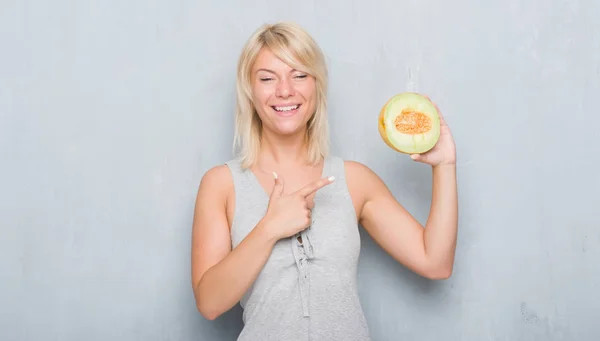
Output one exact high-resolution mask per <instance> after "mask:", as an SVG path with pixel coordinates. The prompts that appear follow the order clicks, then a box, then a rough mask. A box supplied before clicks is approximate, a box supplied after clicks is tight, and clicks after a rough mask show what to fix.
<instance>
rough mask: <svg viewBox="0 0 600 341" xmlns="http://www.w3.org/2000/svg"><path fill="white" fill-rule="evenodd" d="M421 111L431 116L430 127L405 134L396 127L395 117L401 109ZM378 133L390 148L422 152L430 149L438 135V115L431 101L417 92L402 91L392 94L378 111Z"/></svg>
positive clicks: (403, 151) (413, 152)
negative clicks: (420, 131)
mask: <svg viewBox="0 0 600 341" xmlns="http://www.w3.org/2000/svg"><path fill="white" fill-rule="evenodd" d="M405 109H409V110H414V111H418V112H421V113H423V114H425V115H427V116H429V117H430V118H431V123H432V126H431V129H430V130H429V131H428V132H426V133H422V134H405V133H401V132H399V131H398V130H397V129H396V126H395V124H394V120H395V118H396V117H397V116H398V114H400V113H401V112H402V110H405ZM379 134H380V135H381V138H382V139H383V141H384V142H385V143H386V144H387V145H388V146H389V147H390V148H392V149H394V150H396V151H398V152H400V153H404V154H422V153H425V152H427V151H429V150H431V149H432V148H433V147H434V146H435V144H436V143H437V141H438V139H439V137H440V117H439V114H438V112H437V109H436V108H435V105H433V103H431V101H430V100H429V99H428V98H427V97H425V96H423V95H421V94H418V93H414V92H404V93H401V94H398V95H395V96H393V97H392V98H391V99H390V100H388V102H387V103H386V104H385V105H384V106H383V108H382V109H381V111H380V113H379Z"/></svg>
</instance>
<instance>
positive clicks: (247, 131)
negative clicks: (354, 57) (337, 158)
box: [233, 22, 329, 168]
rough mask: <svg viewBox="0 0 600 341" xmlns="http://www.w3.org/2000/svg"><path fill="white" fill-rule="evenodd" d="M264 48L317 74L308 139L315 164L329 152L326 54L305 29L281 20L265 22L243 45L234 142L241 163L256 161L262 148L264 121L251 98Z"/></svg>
mask: <svg viewBox="0 0 600 341" xmlns="http://www.w3.org/2000/svg"><path fill="white" fill-rule="evenodd" d="M263 48H268V49H269V50H270V51H271V52H272V53H273V54H275V55H276V56H277V57H278V58H280V59H281V60H282V61H284V62H285V63H286V64H288V65H290V66H291V67H293V68H295V69H297V70H300V71H302V72H306V73H308V74H309V75H311V76H313V77H314V78H315V82H316V106H315V112H314V113H313V115H312V117H311V118H310V119H309V121H308V127H307V134H306V139H307V143H308V155H307V156H308V160H309V162H310V163H312V164H316V163H318V162H319V161H320V160H321V158H324V157H326V156H327V154H328V153H329V126H328V122H327V95H326V94H327V85H328V72H327V66H326V63H325V58H324V57H323V53H322V52H321V50H320V48H319V46H318V45H317V43H316V42H315V41H314V40H313V38H312V37H311V36H310V35H309V34H308V33H307V32H306V31H305V30H303V29H302V28H301V27H299V26H298V25H296V24H294V23H290V22H279V23H276V24H265V25H263V26H261V27H260V28H259V29H258V30H257V31H255V32H254V34H253V35H252V36H251V37H250V39H248V41H247V42H246V45H245V46H244V48H243V49H242V53H241V55H240V58H239V61H238V65H237V79H236V95H237V100H236V118H235V136H234V140H233V146H234V149H237V153H238V156H239V158H240V159H241V164H242V167H243V168H248V167H250V166H252V165H254V163H255V162H256V159H257V156H258V153H259V150H260V139H261V132H262V122H261V120H260V118H259V116H258V114H257V112H256V109H255V107H254V105H253V102H252V88H251V71H252V67H253V65H254V62H255V61H256V57H257V56H258V54H259V52H260V51H261V50H262V49H263Z"/></svg>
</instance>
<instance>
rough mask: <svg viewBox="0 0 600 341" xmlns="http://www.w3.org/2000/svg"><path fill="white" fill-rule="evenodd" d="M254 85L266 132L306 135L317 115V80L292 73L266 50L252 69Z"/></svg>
mask: <svg viewBox="0 0 600 341" xmlns="http://www.w3.org/2000/svg"><path fill="white" fill-rule="evenodd" d="M251 85H252V95H253V101H254V106H255V107H256V111H257V112H258V115H259V117H260V119H261V120H262V123H263V128H264V129H267V130H270V131H272V132H274V133H276V134H280V135H289V134H295V133H299V132H302V133H303V132H304V130H305V129H306V124H307V122H308V120H309V119H310V118H311V117H312V115H313V113H314V112H315V105H316V103H315V100H316V91H315V89H316V86H315V79H314V77H312V76H310V75H308V74H307V73H305V72H301V71H298V70H294V69H292V68H291V67H290V66H289V65H287V64H286V63H284V62H283V61H282V60H281V59H279V58H277V56H275V55H274V54H273V53H272V52H271V51H270V50H269V49H266V48H264V49H262V50H261V52H260V53H259V55H258V57H257V59H256V62H255V63H254V66H253V68H252V76H251Z"/></svg>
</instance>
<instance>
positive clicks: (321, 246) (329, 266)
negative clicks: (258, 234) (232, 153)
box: [226, 156, 371, 341]
mask: <svg viewBox="0 0 600 341" xmlns="http://www.w3.org/2000/svg"><path fill="white" fill-rule="evenodd" d="M226 165H227V166H228V167H229V169H230V172H231V174H232V176H233V183H234V189H235V215H234V218H233V224H232V227H231V243H232V247H234V248H235V247H236V246H237V245H238V244H239V243H240V242H241V241H242V240H243V239H244V238H245V237H246V235H247V234H248V233H249V232H250V231H251V230H252V229H253V228H254V226H256V224H257V223H258V222H259V221H260V220H261V219H262V218H263V216H264V214H265V213H266V209H267V205H268V203H269V197H270V196H269V194H267V192H265V190H264V189H263V187H262V186H261V184H260V183H259V181H258V178H257V177H256V176H255V175H254V173H252V171H250V170H249V169H247V170H242V169H241V167H240V161H239V160H238V159H233V160H230V161H228V162H226ZM331 175H333V176H335V179H336V180H335V181H334V182H333V183H331V184H329V185H327V186H325V187H323V188H321V189H319V190H318V191H317V192H316V194H315V197H314V203H315V206H314V208H313V212H312V224H311V226H310V227H309V228H307V229H306V230H304V231H303V232H302V233H299V234H297V235H296V236H294V237H290V238H285V239H281V240H279V241H278V242H277V243H276V244H275V246H274V248H273V250H272V252H271V254H270V256H269V258H268V260H267V262H266V263H265V265H264V267H263V268H262V270H261V272H260V274H259V275H258V277H257V278H256V280H255V281H254V283H253V284H252V286H251V287H250V288H249V289H248V291H247V292H246V293H245V294H244V296H243V297H242V299H241V300H240V305H241V307H242V308H243V314H242V319H243V322H244V327H243V329H242V331H241V333H240V335H239V337H238V339H237V340H238V341H259V340H260V341H270V340H277V341H280V340H289V341H300V340H302V341H329V340H332V341H333V340H344V341H370V340H371V339H370V336H369V329H368V326H367V321H366V319H365V316H364V314H363V310H362V307H361V304H360V301H359V296H358V291H357V265H358V258H359V253H360V235H359V231H358V222H357V220H356V213H355V209H354V206H353V204H352V200H351V198H350V193H349V191H348V187H347V185H346V178H345V170H344V161H343V160H342V159H341V158H339V157H336V156H330V157H328V158H326V159H325V163H324V167H323V177H325V176H331ZM297 236H301V237H302V238H301V241H302V242H300V241H299V240H298V238H297Z"/></svg>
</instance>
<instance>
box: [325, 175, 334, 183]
mask: <svg viewBox="0 0 600 341" xmlns="http://www.w3.org/2000/svg"><path fill="white" fill-rule="evenodd" d="M327 180H329V181H331V182H333V180H335V176H330V177H328V178H327Z"/></svg>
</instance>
